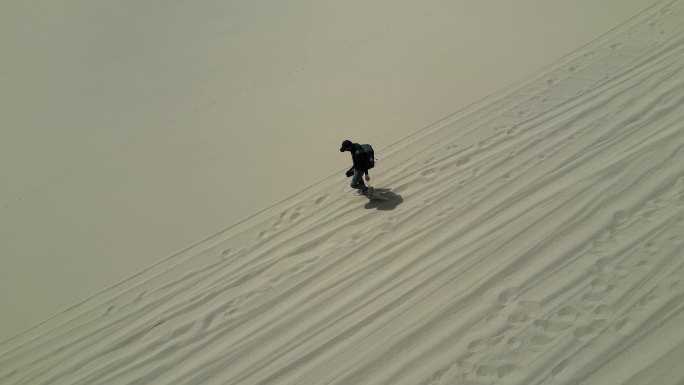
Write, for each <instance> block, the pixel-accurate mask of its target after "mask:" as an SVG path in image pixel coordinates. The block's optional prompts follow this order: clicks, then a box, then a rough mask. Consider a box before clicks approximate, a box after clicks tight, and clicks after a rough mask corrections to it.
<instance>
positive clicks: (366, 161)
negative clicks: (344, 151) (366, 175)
mask: <svg viewBox="0 0 684 385" xmlns="http://www.w3.org/2000/svg"><path fill="white" fill-rule="evenodd" d="M356 160H357V162H359V166H361V167H363V168H365V169H366V170H370V169H371V168H373V167H375V152H374V151H373V146H371V145H370V144H361V145H359V148H358V149H357V150H356Z"/></svg>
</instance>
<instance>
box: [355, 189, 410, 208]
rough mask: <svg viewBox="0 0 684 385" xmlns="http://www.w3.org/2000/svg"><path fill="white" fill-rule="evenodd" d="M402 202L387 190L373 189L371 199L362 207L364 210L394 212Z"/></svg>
mask: <svg viewBox="0 0 684 385" xmlns="http://www.w3.org/2000/svg"><path fill="white" fill-rule="evenodd" d="M403 201H404V198H402V197H401V195H399V194H395V193H394V192H392V190H391V189H388V188H374V189H373V197H372V198H370V200H369V201H368V203H366V205H365V206H364V208H366V209H376V210H394V209H395V208H397V206H399V205H400V204H401V202H403Z"/></svg>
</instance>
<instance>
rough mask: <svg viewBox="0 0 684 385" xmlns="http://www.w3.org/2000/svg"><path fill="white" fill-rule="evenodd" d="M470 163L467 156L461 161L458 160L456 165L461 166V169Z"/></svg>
mask: <svg viewBox="0 0 684 385" xmlns="http://www.w3.org/2000/svg"><path fill="white" fill-rule="evenodd" d="M468 162H470V158H469V157H467V156H465V157H463V158H460V159H459V160H457V161H456V165H457V166H459V167H461V166H465V165H466V164H468Z"/></svg>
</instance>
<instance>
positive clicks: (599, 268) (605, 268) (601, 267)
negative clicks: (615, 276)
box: [594, 257, 615, 275]
mask: <svg viewBox="0 0 684 385" xmlns="http://www.w3.org/2000/svg"><path fill="white" fill-rule="evenodd" d="M594 270H595V271H596V272H597V273H599V274H601V275H608V274H611V273H612V272H614V271H615V265H614V264H613V262H612V261H611V260H610V258H608V257H603V258H599V259H598V260H597V261H596V263H595V264H594Z"/></svg>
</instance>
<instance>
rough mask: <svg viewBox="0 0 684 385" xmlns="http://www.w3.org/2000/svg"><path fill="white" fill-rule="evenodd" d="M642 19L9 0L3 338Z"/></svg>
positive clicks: (592, 9)
mask: <svg viewBox="0 0 684 385" xmlns="http://www.w3.org/2000/svg"><path fill="white" fill-rule="evenodd" d="M650 4H651V1H650V0H629V1H627V0H603V1H599V2H597V1H588V0H586V1H572V2H569V1H560V0H557V1H541V0H538V1H534V0H525V1H522V2H511V1H504V0H498V1H489V2H482V1H458V2H454V1H421V2H414V1H373V2H368V1H345V2H325V3H320V4H319V3H316V2H308V1H303V0H295V1H288V2H281V1H266V2H264V1H260V2H254V1H230V2H223V1H208V0H207V1H194V2H181V1H168V0H164V1H161V0H149V1H118V2H114V3H113V2H111V1H79V0H59V1H46V0H43V1H32V2H26V1H19V0H12V1H5V2H4V4H3V6H2V8H3V9H2V12H0V46H2V56H3V60H2V61H1V62H0V84H1V85H2V86H1V87H0V88H1V89H2V91H0V125H1V126H2V132H3V135H2V138H3V139H2V141H0V175H1V179H2V186H1V187H0V255H1V256H2V266H1V268H0V308H2V309H3V317H2V318H1V319H0V340H2V339H5V338H7V337H9V336H12V335H14V334H16V333H18V332H20V331H21V330H24V329H26V328H27V327H28V326H30V325H33V324H35V323H37V322H39V321H41V320H43V319H45V318H46V317H48V316H50V315H52V314H55V313H56V312H58V311H60V310H62V309H64V308H66V307H67V306H69V305H71V304H74V303H76V302H78V301H79V300H81V299H83V298H86V297H88V296H90V295H92V294H94V293H96V292H98V291H100V290H102V289H104V288H106V287H109V286H111V285H113V284H115V283H117V282H119V281H121V280H122V279H124V278H126V277H129V276H131V275H132V274H134V273H136V272H138V271H140V270H141V269H143V268H145V267H148V266H150V265H152V264H154V263H156V262H158V261H159V260H161V259H163V258H165V257H167V256H168V255H171V254H173V253H175V252H177V251H179V250H182V249H184V248H186V247H187V246H188V245H191V244H193V243H196V242H197V241H198V240H201V239H204V238H206V237H207V236H209V235H211V234H214V233H216V232H218V231H220V230H222V229H225V228H226V227H227V226H228V225H231V224H234V223H236V222H237V221H239V220H241V219H243V218H245V217H247V216H249V215H251V214H253V213H255V212H257V211H259V210H261V209H263V208H265V207H268V206H270V205H271V204H273V203H275V202H278V201H280V200H282V199H284V198H286V197H288V196H290V195H292V194H294V193H295V192H297V191H300V190H302V189H304V188H306V187H307V186H310V185H312V184H314V183H316V182H318V181H320V180H322V179H324V178H326V177H328V176H330V175H331V174H333V173H336V172H337V170H341V169H343V168H345V167H346V166H347V162H348V159H347V158H346V157H341V156H340V154H339V153H337V148H338V146H339V142H340V141H341V140H342V139H345V138H350V139H354V140H358V141H365V142H371V143H373V144H374V145H375V147H376V148H379V149H383V148H386V147H387V146H389V145H390V144H392V143H395V142H397V141H398V140H400V139H401V138H403V137H405V136H406V135H408V134H410V133H413V132H415V131H416V130H418V129H420V128H422V127H425V126H427V125H429V124H430V123H432V122H434V121H436V120H439V119H441V118H442V117H444V116H447V115H448V114H451V113H453V112H454V111H457V110H459V109H461V108H463V107H465V106H466V105H469V104H471V103H473V102H474V101H476V100H479V99H481V98H482V97H484V96H486V95H490V94H491V93H493V92H495V91H497V90H500V89H501V88H502V87H504V86H506V85H509V84H511V83H512V82H513V81H516V80H518V79H520V78H521V77H523V76H525V75H528V74H530V73H533V72H534V71H537V70H539V68H541V67H542V66H543V65H546V64H547V63H549V62H551V61H552V60H556V59H557V58H559V57H561V56H563V55H565V54H567V53H568V52H571V51H572V50H574V49H576V48H577V47H579V46H581V45H582V44H585V43H586V42H588V41H590V40H591V39H593V38H595V37H596V36H598V35H600V34H602V33H604V32H606V31H608V30H609V29H610V28H612V27H614V26H616V25H618V24H619V23H621V22H623V21H625V20H627V19H628V18H629V17H631V16H633V15H635V14H636V13H638V12H639V11H641V10H642V9H644V8H646V7H647V6H648V5H650ZM389 170H390V168H388V167H385V168H379V169H378V171H377V175H378V176H381V175H382V174H383V173H387V172H388V171H389ZM336 175H337V174H336ZM340 182H341V183H343V181H340Z"/></svg>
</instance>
